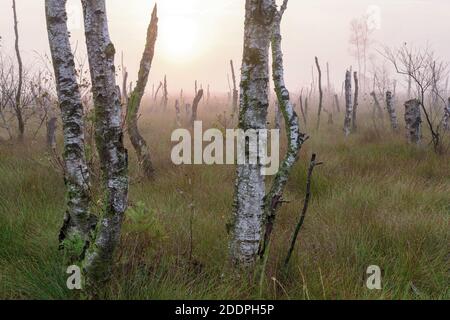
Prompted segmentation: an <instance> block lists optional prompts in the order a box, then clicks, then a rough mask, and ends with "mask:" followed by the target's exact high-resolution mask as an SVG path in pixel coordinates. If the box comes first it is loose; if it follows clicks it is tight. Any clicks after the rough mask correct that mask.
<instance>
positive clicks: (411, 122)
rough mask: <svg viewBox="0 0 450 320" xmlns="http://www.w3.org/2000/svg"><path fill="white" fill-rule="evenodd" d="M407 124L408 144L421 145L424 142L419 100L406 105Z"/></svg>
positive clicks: (408, 102) (410, 101)
mask: <svg viewBox="0 0 450 320" xmlns="http://www.w3.org/2000/svg"><path fill="white" fill-rule="evenodd" d="M405 123H406V137H407V139H408V142H409V143H412V144H417V145H418V144H420V142H421V140H422V116H421V113H420V101H419V100H417V99H414V100H409V101H407V102H406V103H405Z"/></svg>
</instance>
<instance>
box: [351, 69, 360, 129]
mask: <svg viewBox="0 0 450 320" xmlns="http://www.w3.org/2000/svg"><path fill="white" fill-rule="evenodd" d="M353 79H354V81H355V96H354V99H353V112H352V130H353V132H356V129H357V127H358V126H357V124H356V112H357V111H358V103H359V102H358V98H359V80H358V79H359V78H358V72H356V71H355V72H354V73H353Z"/></svg>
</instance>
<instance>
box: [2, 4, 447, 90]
mask: <svg viewBox="0 0 450 320" xmlns="http://www.w3.org/2000/svg"><path fill="white" fill-rule="evenodd" d="M16 1H17V6H18V16H19V22H20V25H19V28H20V33H21V40H20V45H21V48H22V50H23V52H24V56H25V60H26V62H27V64H28V65H32V64H33V61H36V53H35V52H39V53H47V52H48V41H47V33H46V26H45V15H44V1H43V0H16ZM154 3H155V1H154V0H129V1H123V0H107V9H108V17H109V23H110V33H111V38H112V40H113V42H114V44H115V46H116V49H117V52H118V53H119V54H120V52H122V51H123V52H124V57H125V59H124V60H125V65H126V66H127V68H128V70H129V72H130V80H132V81H135V78H136V74H137V71H138V66H139V59H140V57H141V55H142V50H143V47H144V41H145V34H146V30H147V25H148V23H149V19H150V14H151V10H152V7H153V5H154ZM244 4H245V1H244V0H207V1H204V0H160V1H158V8H159V12H158V16H159V21H160V33H159V38H158V42H157V48H156V55H155V59H154V61H153V68H152V71H151V74H150V80H149V87H148V90H147V92H149V90H151V85H152V84H153V83H158V82H159V81H160V80H161V79H162V78H163V77H164V74H167V78H168V81H169V93H170V94H172V95H177V94H178V92H179V90H180V89H181V88H184V90H185V91H186V92H189V91H193V87H194V84H193V83H194V80H196V79H197V80H198V81H199V83H202V84H203V86H204V87H206V85H207V84H208V83H209V84H210V85H211V90H213V91H218V92H225V91H227V90H228V84H227V74H228V73H229V60H230V59H234V60H235V65H236V66H237V68H238V67H239V66H240V58H241V55H242V39H243V21H244ZM370 6H375V7H376V8H378V10H379V13H380V15H379V22H380V29H379V30H377V31H376V32H375V39H376V40H377V41H378V42H379V43H386V44H389V45H396V46H399V45H401V44H402V43H403V42H413V43H415V44H416V45H425V44H426V43H427V42H428V43H430V44H431V45H432V46H433V48H434V49H435V50H436V52H437V54H438V55H439V56H441V57H443V58H444V59H445V60H450V40H449V36H448V30H449V27H450V26H449V22H448V14H449V12H450V1H448V0H370V1H369V0H339V1H337V0H290V5H289V8H288V10H287V12H286V15H285V19H284V22H283V36H284V38H283V39H284V42H283V50H284V54H285V65H286V78H287V82H288V83H287V84H288V87H289V88H290V90H291V91H294V92H297V91H299V89H300V87H301V86H308V85H309V83H310V81H311V80H310V79H311V67H312V65H313V63H314V56H315V55H317V56H318V57H319V59H320V61H321V63H322V64H323V66H324V67H325V64H326V62H327V61H328V62H329V63H330V69H331V77H332V81H333V82H334V84H335V86H336V87H340V83H341V81H342V78H343V75H344V72H345V69H346V68H347V67H348V66H349V65H354V66H355V65H356V62H355V60H354V59H353V58H352V57H351V56H350V54H349V45H348V39H349V24H350V21H351V20H352V19H353V18H355V17H359V16H361V15H363V14H364V13H366V11H367V10H368V8H369V7H370ZM0 12H1V13H2V19H1V20H0V36H1V37H2V40H1V48H0V50H1V51H2V54H8V55H12V53H13V52H12V49H13V41H14V38H13V26H12V10H11V1H10V0H0ZM68 12H69V15H70V19H71V20H70V25H71V30H72V42H73V43H76V42H78V44H79V47H80V50H82V49H83V48H84V39H83V37H82V36H83V29H82V12H81V5H80V1H79V0H69V3H68ZM116 62H117V64H120V55H118V56H117V59H116ZM237 73H238V74H239V72H237Z"/></svg>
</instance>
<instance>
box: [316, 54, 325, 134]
mask: <svg viewBox="0 0 450 320" xmlns="http://www.w3.org/2000/svg"><path fill="white" fill-rule="evenodd" d="M315 61H316V67H317V72H318V74H319V110H318V113H317V126H316V130H319V128H320V116H321V113H322V106H323V90H322V70H321V69H320V65H319V59H318V58H317V57H316V58H315Z"/></svg>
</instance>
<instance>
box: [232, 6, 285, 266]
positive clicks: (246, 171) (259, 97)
mask: <svg viewBox="0 0 450 320" xmlns="http://www.w3.org/2000/svg"><path fill="white" fill-rule="evenodd" d="M275 12H276V5H275V2H274V0H246V2H245V29H244V50H243V58H242V68H241V85H240V110H239V112H240V115H239V128H240V129H243V130H248V129H256V130H258V129H265V128H266V126H267V110H268V106H269V97H268V83H269V45H270V37H271V35H272V22H273V17H274V14H275ZM246 155H247V156H248V150H246ZM264 194H265V183H264V177H263V176H262V175H261V165H260V164H256V165H253V164H245V165H239V166H238V169H237V179H236V189H235V195H234V217H233V222H232V225H231V232H232V235H231V237H232V239H231V243H230V251H231V256H232V259H233V260H234V262H235V263H237V264H241V265H244V266H248V265H252V264H253V263H254V262H255V260H256V256H257V253H258V247H259V242H260V239H261V222H262V221H261V220H262V217H263V204H264V203H263V199H264Z"/></svg>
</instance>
